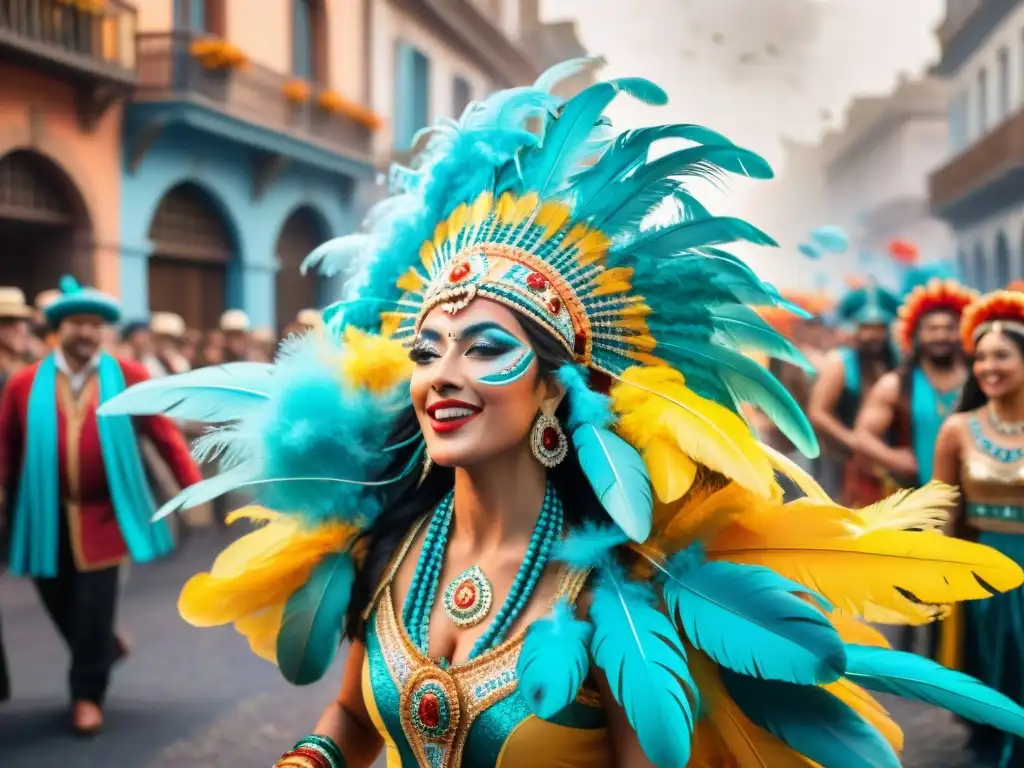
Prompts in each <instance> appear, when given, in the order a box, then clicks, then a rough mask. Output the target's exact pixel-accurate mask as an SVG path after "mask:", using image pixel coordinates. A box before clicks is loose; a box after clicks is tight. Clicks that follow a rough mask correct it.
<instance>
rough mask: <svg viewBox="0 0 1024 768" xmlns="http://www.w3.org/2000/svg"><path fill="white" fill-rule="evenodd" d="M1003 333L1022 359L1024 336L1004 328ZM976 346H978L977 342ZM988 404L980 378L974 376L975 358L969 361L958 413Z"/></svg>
mask: <svg viewBox="0 0 1024 768" xmlns="http://www.w3.org/2000/svg"><path fill="white" fill-rule="evenodd" d="M1001 333H1002V334H1003V335H1004V336H1006V337H1007V338H1008V339H1009V340H1010V341H1012V342H1013V343H1014V345H1015V346H1016V347H1017V349H1019V350H1020V354H1021V357H1024V335H1021V334H1019V333H1017V332H1016V331H1011V330H1008V329H1006V328H1003V330H1002V331H1001ZM984 337H985V334H982V335H981V336H980V337H978V341H981V340H982V339H983V338H984ZM975 346H977V342H975ZM986 403H988V397H986V396H985V393H984V392H982V391H981V384H979V383H978V377H977V376H975V375H974V358H973V357H971V358H970V359H969V360H968V361H967V381H966V382H965V383H964V390H963V393H962V394H961V395H960V404H959V405H958V406H957V411H958V412H960V413H967V412H968V411H976V410H978V409H979V408H981V407H982V406H984V405H985V404H986Z"/></svg>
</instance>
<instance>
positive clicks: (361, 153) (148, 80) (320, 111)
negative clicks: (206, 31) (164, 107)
mask: <svg viewBox="0 0 1024 768" xmlns="http://www.w3.org/2000/svg"><path fill="white" fill-rule="evenodd" d="M137 40H138V53H137V59H138V72H139V78H138V87H137V89H136V92H135V102H137V103H143V104H144V103H160V102H178V103H182V102H184V103H188V104H194V105H199V106H203V107H207V108H210V109H212V110H214V111H216V112H218V113H221V114H223V115H224V116H226V117H228V118H233V119H235V120H237V121H241V122H242V123H244V124H248V125H250V126H256V127H258V128H262V129H265V130H268V131H272V132H274V133H277V134H281V135H284V136H287V137H290V138H292V139H298V140H300V141H302V142H305V143H308V144H310V145H312V146H314V147H316V148H317V149H318V150H322V151H324V150H325V151H327V152H331V153H334V154H336V155H343V156H345V157H346V158H350V159H352V160H354V161H357V162H359V163H365V164H370V163H371V162H372V155H373V148H372V142H373V129H372V127H370V126H368V125H367V124H366V123H365V121H360V120H358V119H357V118H355V117H352V116H350V114H347V113H346V112H345V111H344V110H331V109H329V108H327V107H325V106H323V105H322V104H321V101H320V99H319V98H318V96H319V95H320V94H319V93H318V92H317V90H316V88H315V87H313V88H312V89H311V92H310V94H309V98H308V99H303V100H298V102H299V103H296V101H292V100H290V99H289V98H288V96H287V90H288V89H287V88H286V86H287V85H288V84H289V83H290V82H292V81H293V80H294V78H292V77H291V76H289V75H287V74H284V73H281V72H275V71H273V70H270V69H267V68H266V67H262V66H260V65H258V64H255V63H248V62H246V61H244V56H243V57H242V58H243V60H238V59H237V58H236V59H234V60H232V57H231V56H230V55H229V56H227V57H226V59H225V60H223V61H217V56H216V54H214V56H213V57H212V60H211V58H209V57H204V56H203V55H202V53H201V52H200V48H201V46H202V44H203V42H204V39H203V38H199V37H196V36H195V35H194V34H192V33H190V32H185V31H182V32H166V33H153V34H151V33H143V34H140V35H138V37H137ZM206 42H209V40H208V39H207V40H206ZM228 48H230V46H228ZM239 55H241V52H239V51H235V56H239Z"/></svg>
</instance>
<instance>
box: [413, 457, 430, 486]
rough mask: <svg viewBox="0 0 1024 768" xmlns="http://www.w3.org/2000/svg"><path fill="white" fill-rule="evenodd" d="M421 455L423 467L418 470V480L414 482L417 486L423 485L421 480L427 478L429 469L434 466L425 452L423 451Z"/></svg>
mask: <svg viewBox="0 0 1024 768" xmlns="http://www.w3.org/2000/svg"><path fill="white" fill-rule="evenodd" d="M423 456H424V459H423V469H421V470H420V481H419V482H418V483H416V487H417V488H419V487H420V486H421V485H423V481H424V480H426V479H427V475H429V474H430V470H431V469H433V467H434V460H433V459H432V458H430V456H428V455H427V454H426V452H424V453H423Z"/></svg>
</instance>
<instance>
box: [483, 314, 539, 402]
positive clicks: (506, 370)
mask: <svg viewBox="0 0 1024 768" xmlns="http://www.w3.org/2000/svg"><path fill="white" fill-rule="evenodd" d="M474 347H475V348H476V350H477V354H478V355H480V356H481V357H482V360H483V361H485V363H484V364H483V365H481V368H490V369H491V370H490V371H486V370H481V372H480V375H479V376H478V378H477V381H479V382H480V383H481V384H486V385H487V386H489V387H505V386H508V385H509V384H512V383H513V382H516V381H519V379H521V378H522V377H523V376H525V375H526V374H527V373H528V372H529V370H530V364H531V363H533V358H534V357H535V355H534V352H533V350H532V349H530V348H529V347H527V346H526V345H525V344H523V343H522V342H521V341H519V339H517V338H516V337H515V336H513V335H512V334H510V333H509V332H508V331H506V330H505V329H504V328H502V327H501V326H498V325H495V326H493V327H490V328H483V329H480V330H479V332H478V336H477V341H476V342H475V343H474V344H473V346H471V347H470V350H472V349H473V348H474Z"/></svg>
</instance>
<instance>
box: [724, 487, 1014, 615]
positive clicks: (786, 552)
mask: <svg viewBox="0 0 1024 768" xmlns="http://www.w3.org/2000/svg"><path fill="white" fill-rule="evenodd" d="M808 509H811V510H812V513H808V512H806V511H804V512H803V513H801V512H800V511H799V510H794V509H793V505H786V507H784V508H782V509H781V510H776V512H775V513H774V514H761V515H752V516H746V517H744V519H743V520H742V521H739V522H737V523H736V524H734V525H731V526H730V527H729V528H727V529H726V530H724V531H723V532H722V533H721V534H720V535H719V536H718V537H716V539H715V541H714V542H712V543H711V544H709V545H708V557H709V559H712V560H726V561H729V562H735V563H747V564H750V565H763V566H767V567H769V568H771V569H773V570H775V571H776V572H778V573H779V574H781V575H783V576H786V577H788V578H791V579H793V580H794V581H797V582H799V583H801V584H804V585H806V586H807V587H809V588H810V589H812V590H814V591H816V592H818V593H819V594H821V595H823V596H824V597H825V599H827V600H828V601H829V602H831V603H832V604H833V605H834V606H835V607H836V608H838V609H839V610H841V611H843V612H844V613H852V614H854V615H864V616H865V618H869V619H871V618H872V617H870V616H867V615H866V614H865V611H867V610H873V609H875V607H877V608H881V609H884V610H886V611H890V612H895V613H897V614H901V613H904V612H906V610H907V604H908V603H909V602H910V601H909V600H908V599H907V598H906V597H904V596H903V595H902V594H901V592H900V591H899V590H898V589H897V587H899V589H901V590H905V591H906V592H908V593H909V594H911V595H913V596H914V597H915V598H916V600H919V601H921V602H923V603H927V604H931V605H944V604H949V603H954V602H958V601H961V600H976V599H981V598H985V597H989V596H990V592H989V590H988V589H986V588H985V587H984V586H982V583H981V582H982V581H984V582H985V583H986V584H989V585H991V587H992V589H993V590H995V591H997V592H1005V591H1007V590H1010V589H1013V588H1014V587H1017V586H1020V584H1021V582H1022V581H1024V572H1022V571H1021V568H1020V566H1019V565H1017V564H1016V563H1015V562H1013V561H1012V560H1010V559H1009V558H1008V557H1006V556H1004V555H1002V554H1000V553H999V552H997V551H995V550H994V549H990V548H989V547H985V546H982V545H980V544H974V543H971V542H968V541H961V540H959V539H951V538H947V537H945V536H937V535H935V534H934V533H931V532H927V531H923V532H911V531H884V530H883V531H872V532H870V533H866V534H863V535H860V536H856V535H850V534H849V532H848V523H846V522H844V521H843V520H838V521H837V520H828V519H827V518H828V514H827V513H826V510H828V507H827V506H826V505H822V504H818V505H811V506H810V507H808ZM837 509H841V508H837ZM813 511H821V513H822V515H823V517H824V518H825V519H815V514H814V512H813ZM869 606H870V608H869Z"/></svg>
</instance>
